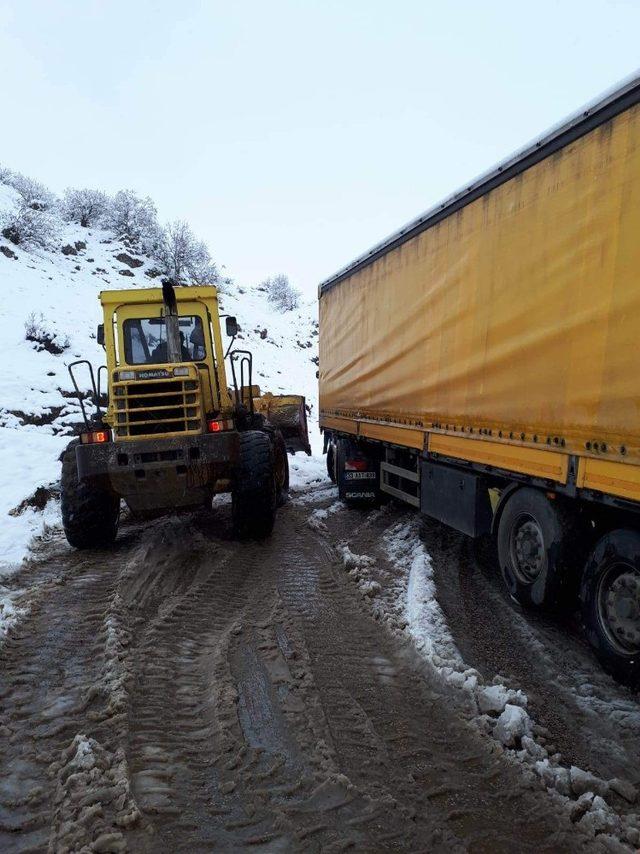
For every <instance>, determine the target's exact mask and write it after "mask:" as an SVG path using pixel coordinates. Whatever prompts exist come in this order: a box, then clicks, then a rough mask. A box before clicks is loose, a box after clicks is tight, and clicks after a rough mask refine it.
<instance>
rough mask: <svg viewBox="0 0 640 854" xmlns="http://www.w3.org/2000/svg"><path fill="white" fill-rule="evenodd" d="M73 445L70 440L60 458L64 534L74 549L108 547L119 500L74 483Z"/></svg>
mask: <svg viewBox="0 0 640 854" xmlns="http://www.w3.org/2000/svg"><path fill="white" fill-rule="evenodd" d="M77 444H78V440H77V439H74V440H73V442H70V443H69V445H67V448H66V450H65V451H64V453H63V455H62V475H61V477H60V509H61V514H62V526H63V528H64V533H65V536H66V538H67V541H68V542H69V545H71V546H74V548H76V549H92V548H99V547H101V546H109V545H111V544H112V543H113V541H114V540H115V538H116V535H117V533H118V520H119V517H120V499H119V498H117V497H116V496H114V495H113V494H112V493H110V492H108V491H107V490H105V489H100V488H96V487H95V486H92V485H90V484H86V483H81V482H80V481H79V480H78V466H77V464H76V445H77Z"/></svg>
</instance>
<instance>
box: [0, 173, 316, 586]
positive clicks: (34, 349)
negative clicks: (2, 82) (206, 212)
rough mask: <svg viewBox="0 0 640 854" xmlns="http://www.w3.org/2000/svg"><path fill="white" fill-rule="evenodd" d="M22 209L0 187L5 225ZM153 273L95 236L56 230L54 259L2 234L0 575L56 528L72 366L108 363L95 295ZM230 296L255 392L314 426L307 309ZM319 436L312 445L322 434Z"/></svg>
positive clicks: (236, 293) (73, 405) (237, 289)
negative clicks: (270, 395) (286, 397)
mask: <svg viewBox="0 0 640 854" xmlns="http://www.w3.org/2000/svg"><path fill="white" fill-rule="evenodd" d="M17 201H18V193H17V192H16V190H14V189H13V188H12V187H9V186H6V185H4V184H1V183H0V216H1V215H2V214H3V212H6V211H9V210H11V209H12V208H13V206H14V205H15V204H16V202H17ZM154 267H155V263H154V261H153V260H152V259H150V258H149V257H148V256H146V255H144V254H142V253H141V252H137V251H135V250H133V249H132V248H131V247H130V246H127V245H125V244H124V243H123V242H121V241H119V240H117V239H116V238H115V237H114V234H113V232H111V231H107V230H104V229H102V228H96V227H88V228H83V227H81V226H80V225H76V224H74V223H67V222H63V221H61V222H60V223H59V232H58V235H57V237H56V242H55V243H54V244H53V245H52V246H51V248H50V249H42V248H37V249H30V250H26V249H23V248H21V247H20V246H17V245H14V244H13V243H11V242H10V241H9V240H7V239H5V238H3V237H2V236H1V235H0V279H1V281H2V303H1V304H0V341H1V342H2V357H3V358H2V367H3V371H2V380H0V459H1V460H2V469H1V472H0V520H1V524H0V576H1V575H2V574H3V572H7V571H10V570H11V568H15V567H16V566H17V565H18V564H19V563H20V562H21V561H22V559H23V557H24V556H25V554H26V552H27V549H28V544H29V541H30V540H31V538H32V537H33V536H34V535H37V534H38V533H40V532H41V531H42V530H43V525H45V524H46V525H55V524H58V517H59V503H58V501H57V498H56V487H57V481H58V477H59V473H60V464H59V462H58V458H59V455H60V453H61V451H62V450H63V448H64V447H65V446H66V444H67V443H68V441H69V437H70V435H71V434H72V433H73V431H74V425H76V424H77V423H78V422H79V421H80V418H81V416H80V408H79V405H78V402H77V400H76V398H75V393H74V392H73V387H72V384H71V380H70V378H69V374H68V371H67V365H68V364H69V363H70V362H73V361H74V360H76V359H89V360H90V361H91V362H92V363H93V365H94V366H95V367H97V366H98V365H101V364H104V351H103V350H102V348H101V347H100V346H99V345H98V343H97V341H96V334H95V333H96V326H97V324H98V323H99V322H101V311H100V304H99V301H98V294H99V292H100V291H101V290H103V289H109V288H129V287H153V286H154V285H157V284H158V283H159V279H158V278H156V277H155V275H154V273H155V270H154ZM150 274H152V275H150ZM225 288H226V290H227V291H228V293H225V294H224V295H223V296H222V298H221V301H222V303H223V306H224V311H225V312H227V313H230V314H235V315H236V316H237V318H238V322H239V324H240V327H241V341H240V342H239V343H241V345H242V346H244V347H246V348H248V349H250V350H252V351H253V354H254V372H255V378H254V382H255V383H258V384H259V385H260V387H261V389H262V390H263V391H272V392H274V393H278V392H281V391H284V392H291V393H299V394H304V395H305V396H306V397H307V402H308V404H309V405H310V406H311V418H310V421H311V425H310V426H312V427H313V426H314V422H315V421H317V385H316V377H315V374H316V364H315V361H314V360H315V359H316V357H317V324H316V320H315V317H316V307H315V303H314V301H309V302H308V303H306V304H303V305H301V307H300V308H298V309H294V310H292V311H285V312H282V311H280V310H278V309H276V308H274V306H273V305H272V303H271V302H270V301H269V300H268V299H267V295H266V293H265V292H264V291H262V290H260V288H255V287H254V288H249V287H242V286H236V285H226V286H225ZM28 339H31V340H28ZM87 387H88V383H87ZM314 435H315V440H314V439H313V438H312V442H314V441H315V443H316V444H317V429H314Z"/></svg>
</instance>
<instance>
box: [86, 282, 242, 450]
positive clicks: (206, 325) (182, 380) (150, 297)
mask: <svg viewBox="0 0 640 854" xmlns="http://www.w3.org/2000/svg"><path fill="white" fill-rule="evenodd" d="M175 298H176V309H175V312H174V316H173V318H171V317H169V316H168V312H167V307H166V305H165V303H164V300H163V292H162V289H161V288H145V289H139V290H128V291H125V290H119V291H103V292H102V293H101V294H100V300H101V303H102V307H103V311H104V332H103V340H104V347H105V351H106V357H107V374H108V377H109V388H110V395H109V405H108V410H107V415H106V418H105V421H106V422H107V423H108V424H109V425H110V426H111V427H112V429H113V434H114V439H116V441H117V440H118V439H133V438H137V437H140V438H144V437H149V436H155V437H159V436H169V435H171V436H173V435H180V434H183V433H192V434H193V433H200V432H206V424H207V419H209V418H210V417H212V416H214V415H215V416H218V415H223V416H224V415H225V414H230V413H231V410H232V401H231V397H230V395H229V392H228V389H227V379H226V373H225V366H224V350H223V343H222V337H221V331H220V317H219V311H218V296H217V290H216V288H215V287H211V286H208V287H189V288H185V287H177V288H175ZM176 315H177V317H176ZM176 322H177V329H178V336H179V337H178V339H177V340H178V341H179V344H178V346H177V348H176V346H175V343H174V344H173V345H170V341H169V336H170V334H172V328H173V330H175V326H173V327H172V326H171V324H175V323H176ZM173 341H174V342H175V341H176V338H174V339H173ZM176 349H177V353H176ZM172 353H173V354H174V358H171V356H172ZM176 356H177V359H176Z"/></svg>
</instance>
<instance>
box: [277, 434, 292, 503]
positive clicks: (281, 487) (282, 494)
mask: <svg viewBox="0 0 640 854" xmlns="http://www.w3.org/2000/svg"><path fill="white" fill-rule="evenodd" d="M273 453H274V458H275V459H274V462H275V475H276V505H277V506H278V507H282V505H283V504H285V503H286V501H287V499H288V497H289V456H288V454H287V446H286V444H285V441H284V437H283V435H282V433H281V432H280V431H279V430H277V431H276V434H275V441H274V445H273Z"/></svg>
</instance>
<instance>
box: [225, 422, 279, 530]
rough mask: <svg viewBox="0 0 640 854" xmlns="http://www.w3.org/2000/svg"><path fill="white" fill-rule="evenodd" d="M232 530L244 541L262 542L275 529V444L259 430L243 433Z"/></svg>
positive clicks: (233, 498) (235, 485)
mask: <svg viewBox="0 0 640 854" xmlns="http://www.w3.org/2000/svg"><path fill="white" fill-rule="evenodd" d="M231 511H232V516H233V527H234V529H235V532H236V534H237V535H238V536H239V537H240V538H241V539H253V540H261V539H264V538H265V537H268V536H269V534H270V533H271V531H272V530H273V523H274V521H275V513H276V478H275V465H274V451H273V445H272V443H271V440H270V438H269V436H267V434H266V433H262V432H260V431H259V430H247V431H246V432H244V433H240V460H239V463H238V469H237V472H236V477H235V484H234V487H233V491H232V494H231Z"/></svg>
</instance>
